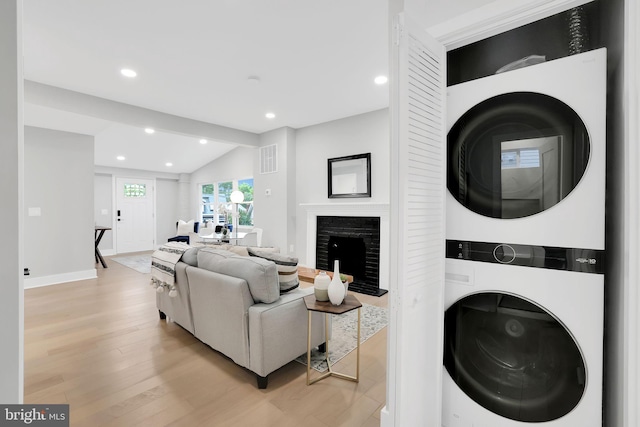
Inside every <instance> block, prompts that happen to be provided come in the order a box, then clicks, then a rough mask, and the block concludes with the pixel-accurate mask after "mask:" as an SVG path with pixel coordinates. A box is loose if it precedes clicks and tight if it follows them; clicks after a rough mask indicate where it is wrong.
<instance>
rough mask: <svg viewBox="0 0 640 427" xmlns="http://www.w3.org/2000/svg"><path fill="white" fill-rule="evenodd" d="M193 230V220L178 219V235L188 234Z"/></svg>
mask: <svg viewBox="0 0 640 427" xmlns="http://www.w3.org/2000/svg"><path fill="white" fill-rule="evenodd" d="M192 232H193V220H191V221H189V222H185V221H183V220H179V221H178V230H177V232H176V236H188V235H189V233H192Z"/></svg>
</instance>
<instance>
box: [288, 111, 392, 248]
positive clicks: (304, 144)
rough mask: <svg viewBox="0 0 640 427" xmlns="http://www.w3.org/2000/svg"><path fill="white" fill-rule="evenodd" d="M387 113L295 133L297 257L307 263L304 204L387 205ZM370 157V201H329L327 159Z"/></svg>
mask: <svg viewBox="0 0 640 427" xmlns="http://www.w3.org/2000/svg"><path fill="white" fill-rule="evenodd" d="M389 150H390V142H389V111H388V109H383V110H377V111H373V112H370V113H365V114H360V115H357V116H352V117H347V118H344V119H340V120H335V121H332V122H327V123H321V124H319V125H315V126H309V127H306V128H302V129H298V130H297V131H296V152H295V155H296V164H297V170H296V204H297V208H296V209H297V210H296V217H297V219H296V236H297V238H296V253H297V255H298V257H299V258H300V259H301V260H304V259H306V256H307V254H306V244H307V242H306V230H307V220H306V215H307V213H306V211H305V209H304V208H302V207H300V204H304V203H327V204H331V203H338V204H339V203H345V202H349V203H376V204H388V203H389V186H390V163H389V154H390V151H389ZM362 153H371V197H370V198H355V199H329V196H328V191H327V180H328V175H327V159H330V158H334V157H342V156H349V155H353V154H362Z"/></svg>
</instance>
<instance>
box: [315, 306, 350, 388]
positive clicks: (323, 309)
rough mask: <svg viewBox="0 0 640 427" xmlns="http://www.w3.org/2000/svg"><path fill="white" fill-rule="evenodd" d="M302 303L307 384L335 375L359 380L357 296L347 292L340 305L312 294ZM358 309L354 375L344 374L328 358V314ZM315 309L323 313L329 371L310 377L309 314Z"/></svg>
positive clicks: (345, 378) (344, 378)
mask: <svg viewBox="0 0 640 427" xmlns="http://www.w3.org/2000/svg"><path fill="white" fill-rule="evenodd" d="M304 305H305V306H306V307H307V315H308V320H307V385H311V384H313V383H316V382H318V381H320V380H322V379H325V378H327V377H337V378H341V379H343V380H348V381H353V382H356V383H357V382H359V381H360V309H361V308H362V303H361V302H360V301H358V298H356V297H355V296H353V295H352V294H347V296H345V297H344V301H342V304H340V305H333V304H331V303H330V302H328V301H327V302H324V301H316V296H315V295H314V294H311V295H307V296H306V297H304ZM356 309H357V310H358V337H357V343H356V375H355V376H351V375H346V374H341V373H340V372H335V371H334V370H333V369H332V368H331V361H330V360H329V315H330V314H344V313H347V312H349V311H351V310H356ZM314 311H316V312H319V313H324V333H325V358H326V360H327V366H328V367H329V371H328V372H326V373H324V374H322V375H320V376H319V377H317V378H314V379H311V317H312V316H311V314H312V313H313V312H314Z"/></svg>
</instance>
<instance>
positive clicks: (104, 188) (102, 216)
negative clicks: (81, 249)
mask: <svg viewBox="0 0 640 427" xmlns="http://www.w3.org/2000/svg"><path fill="white" fill-rule="evenodd" d="M93 185H94V206H93V208H94V212H93V215H94V221H95V223H96V225H101V226H104V227H113V206H112V205H113V197H112V194H113V186H112V185H113V178H112V176H111V175H108V174H98V173H97V174H95V176H94V179H93ZM98 248H99V249H100V253H101V254H102V255H104V256H107V255H113V254H114V252H115V244H114V241H113V230H107V231H105V232H104V235H103V236H102V240H100V245H99V246H98Z"/></svg>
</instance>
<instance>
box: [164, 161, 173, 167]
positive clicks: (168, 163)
mask: <svg viewBox="0 0 640 427" xmlns="http://www.w3.org/2000/svg"><path fill="white" fill-rule="evenodd" d="M164 165H165V166H173V163H171V162H167V163H165V164H164Z"/></svg>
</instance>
